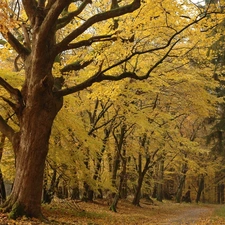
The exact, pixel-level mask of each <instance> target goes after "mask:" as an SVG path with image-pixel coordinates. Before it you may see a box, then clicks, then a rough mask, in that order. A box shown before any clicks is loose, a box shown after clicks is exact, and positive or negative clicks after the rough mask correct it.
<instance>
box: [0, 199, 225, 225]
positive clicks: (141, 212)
mask: <svg viewBox="0 0 225 225" xmlns="http://www.w3.org/2000/svg"><path fill="white" fill-rule="evenodd" d="M43 213H44V216H46V217H47V218H48V221H46V222H40V221H38V220H36V219H28V218H25V217H23V218H19V219H18V220H17V221H14V220H10V219H8V216H7V214H1V216H0V224H1V225H14V224H15V225H16V224H18V225H38V224H64V225H73V224H78V225H79V224H80V225H82V224H84V225H85V224H86V225H101V224H113V225H121V224H127V225H135V224H137V225H139V224H140V225H144V224H145V225H148V224H149V225H151V224H153V225H171V224H174V225H184V224H189V225H194V224H196V225H219V224H221V225H222V224H225V217H224V215H225V207H224V206H223V205H214V204H195V203H191V204H189V203H188V204H187V203H181V204H180V203H174V202H171V201H164V202H163V203H161V202H154V204H151V203H149V202H148V201H145V200H143V201H142V203H141V207H136V206H133V205H132V204H131V202H130V201H129V200H124V201H121V202H119V206H118V212H117V213H114V212H111V211H109V210H108V205H107V202H106V201H104V200H96V201H94V202H93V203H86V202H82V201H71V200H58V199H55V200H54V201H53V202H52V203H51V204H50V205H43Z"/></svg>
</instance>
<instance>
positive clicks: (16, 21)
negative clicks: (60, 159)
mask: <svg viewBox="0 0 225 225" xmlns="http://www.w3.org/2000/svg"><path fill="white" fill-rule="evenodd" d="M115 2H116V1H112V3H111V5H112V7H111V6H110V4H109V1H103V2H101V4H99V3H100V2H99V1H95V2H92V1H91V0H84V1H79V0H75V1H74V0H64V1H61V0H56V1H53V0H48V1H46V0H38V1H35V0H22V1H8V4H7V2H1V3H0V4H1V11H0V13H1V25H0V31H1V34H2V36H3V38H2V40H3V41H2V43H5V42H4V41H6V42H7V46H8V45H10V46H11V49H13V50H15V51H16V53H17V54H18V55H17V57H16V58H15V60H14V64H15V65H17V64H18V58H20V60H22V63H23V68H24V74H25V76H24V82H23V85H22V87H21V88H15V87H13V85H11V84H10V83H8V82H7V80H6V79H3V77H0V85H1V86H2V87H3V88H4V89H5V90H6V91H7V92H8V93H9V95H10V97H11V98H8V99H6V98H5V99H4V101H5V102H7V103H8V105H9V106H10V107H11V108H12V109H13V110H14V112H15V115H16V117H17V120H18V124H19V129H18V130H14V129H13V127H11V126H10V125H9V124H7V123H6V121H5V119H4V118H3V116H0V131H1V132H2V133H3V134H4V135H5V136H6V137H7V138H8V139H9V141H10V142H11V143H12V146H13V149H14V154H15V159H16V174H15V181H14V185H13V190H12V193H11V195H10V197H9V198H8V200H7V201H6V202H5V204H4V205H3V208H4V211H6V212H7V211H11V214H10V216H11V217H12V218H16V217H18V216H21V215H26V216H29V217H38V218H41V217H42V213H41V196H42V182H43V174H44V167H45V159H46V156H47V153H48V143H49V138H50V134H51V128H52V125H53V121H54V119H55V117H56V115H57V113H58V112H59V111H60V109H61V108H62V106H63V97H64V96H66V95H69V94H73V93H75V92H78V91H81V90H83V89H85V88H88V87H90V86H91V85H93V84H94V83H97V82H102V81H107V80H108V81H118V80H121V79H124V78H133V79H137V80H143V79H147V78H148V77H149V76H150V74H151V73H152V72H154V70H156V68H158V67H159V65H160V64H161V63H162V62H163V61H164V60H165V59H166V58H168V57H170V53H171V52H172V50H173V49H174V48H175V47H176V45H177V44H178V42H179V41H181V40H182V39H183V37H182V35H181V34H182V32H184V31H185V30H187V29H188V28H190V27H191V26H192V25H194V24H196V23H197V22H199V21H200V20H202V19H204V16H203V17H201V18H197V19H196V17H195V18H194V19H190V18H188V19H184V18H185V17H182V16H181V15H182V13H183V10H182V7H181V6H179V4H178V3H177V2H176V3H175V6H176V7H177V9H179V10H178V12H180V13H181V15H180V14H178V13H177V12H176V10H175V9H174V8H171V4H170V6H169V4H168V7H170V12H169V11H166V10H165V6H164V5H162V4H158V3H155V2H154V1H147V2H145V3H143V4H142V5H143V7H142V6H141V0H133V1H123V2H122V3H121V2H119V1H118V2H116V4H115ZM170 3H171V2H170ZM152 4H153V5H154V6H157V12H158V13H162V14H163V17H160V18H159V23H160V24H161V25H162V27H165V31H162V30H161V31H160V32H159V33H158V34H159V37H160V38H159V39H158V40H159V41H157V39H155V40H154V39H153V37H154V36H149V34H148V33H145V32H146V31H145V29H143V26H146V28H148V26H149V17H147V18H148V20H145V21H144V20H143V18H142V16H144V15H147V13H146V10H147V12H149V9H153V8H154V7H153V5H152ZM157 4H158V5H157ZM141 7H142V10H138V9H139V8H141ZM154 10H155V8H154ZM154 10H153V11H154ZM185 10H186V9H185ZM173 12H176V13H173ZM129 13H132V16H127V17H125V15H126V14H129ZM151 13H153V17H152V18H151V20H153V24H154V27H155V28H154V29H155V30H157V29H158V28H156V26H155V24H156V23H157V21H156V20H157V17H158V15H156V16H155V11H154V12H152V11H151ZM113 18H121V20H119V21H117V23H118V24H117V26H115V21H116V20H112V19H113ZM135 19H137V22H136V23H135V24H136V26H137V29H138V28H139V29H140V31H141V32H136V33H135V35H136V36H137V37H136V36H135V35H134V29H136V28H134V27H132V26H131V25H130V26H128V28H127V29H124V27H122V28H123V29H124V32H122V31H121V30H120V27H121V26H123V24H126V25H127V21H129V22H130V24H131V23H133V22H134V20H135ZM178 19H181V21H180V23H173V21H174V20H178ZM103 25H104V26H103ZM172 26H174V27H173V28H172ZM176 26H177V27H176ZM102 27H104V29H103V28H102ZM171 28H172V29H171ZM132 32H133V33H132ZM162 34H163V35H164V36H162ZM134 40H135V41H134ZM153 40H154V41H153ZM115 47H116V48H118V47H120V48H121V52H120V53H122V54H120V55H118V54H117V52H115ZM11 49H10V50H11ZM103 51H104V54H103V53H102V52H103ZM184 51H186V50H184ZM156 52H158V53H157V54H155V53H156ZM105 55H106V56H105ZM144 55H146V56H147V57H149V62H151V64H150V65H149V67H148V68H146V69H145V70H142V69H141V68H142V65H141V61H143V60H144V59H146V56H144ZM153 56H154V59H153ZM69 58H70V63H69V62H68V61H67V60H68V59H69ZM118 58H119V59H118ZM171 58H173V55H171ZM81 59H82V60H81ZM57 62H60V64H61V66H62V68H61V69H60V70H59V71H58V72H59V73H60V75H59V73H56V72H55V71H56V67H57ZM16 68H18V65H17V67H16ZM161 69H162V68H161ZM78 70H81V71H80V72H79V75H77V76H76V77H75V79H74V80H73V79H72V82H70V83H69V82H66V81H65V78H67V75H68V73H69V72H71V71H72V72H71V73H72V74H75V75H76V71H78ZM87 71H88V72H87ZM61 75H63V76H64V77H61ZM5 78H6V77H5ZM69 79H70V78H69ZM71 83H72V84H74V85H71V86H69V84H71ZM63 85H64V86H63Z"/></svg>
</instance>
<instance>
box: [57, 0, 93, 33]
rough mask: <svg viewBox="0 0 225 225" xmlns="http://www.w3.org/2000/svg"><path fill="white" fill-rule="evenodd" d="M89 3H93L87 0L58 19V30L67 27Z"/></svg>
mask: <svg viewBox="0 0 225 225" xmlns="http://www.w3.org/2000/svg"><path fill="white" fill-rule="evenodd" d="M89 3H91V0H85V1H84V2H83V3H82V4H81V5H80V7H79V8H78V9H77V10H75V11H73V12H70V13H68V14H67V15H66V16H64V17H63V18H60V19H58V22H57V27H56V29H57V30H58V29H61V28H63V27H65V26H66V25H67V24H68V23H69V22H70V21H71V20H72V19H73V18H74V17H76V16H78V15H79V14H80V13H81V12H82V11H83V10H84V9H85V7H86V6H87V4H89Z"/></svg>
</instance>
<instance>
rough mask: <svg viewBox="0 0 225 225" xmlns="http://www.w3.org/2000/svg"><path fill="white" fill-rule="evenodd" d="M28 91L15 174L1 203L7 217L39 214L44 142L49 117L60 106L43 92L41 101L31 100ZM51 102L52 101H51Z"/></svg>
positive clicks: (51, 117)
mask: <svg viewBox="0 0 225 225" xmlns="http://www.w3.org/2000/svg"><path fill="white" fill-rule="evenodd" d="M30 94H31V97H30V98H31V99H33V98H34V99H33V100H30V99H27V102H28V101H29V100H30V102H31V104H27V107H26V108H25V109H24V112H23V116H22V121H21V131H20V135H18V136H17V137H18V142H17V143H18V146H17V149H16V175H15V181H14V185H13V190H12V194H11V196H10V198H9V199H8V200H7V202H6V203H5V204H4V207H5V210H6V211H9V210H11V209H13V211H12V214H11V217H12V218H15V217H18V216H20V215H22V214H25V215H27V216H31V217H33V216H34V217H39V216H40V215H41V196H42V182H43V174H44V167H45V159H46V156H47V153H48V141H49V136H50V133H51V127H52V123H53V120H54V118H55V116H56V114H57V112H58V110H59V109H60V107H61V104H59V105H57V104H55V102H56V101H54V99H52V96H49V95H48V93H46V92H43V93H42V96H39V97H42V100H39V101H38V102H37V101H36V100H35V99H36V96H34V95H33V93H30ZM52 102H53V103H54V104H52Z"/></svg>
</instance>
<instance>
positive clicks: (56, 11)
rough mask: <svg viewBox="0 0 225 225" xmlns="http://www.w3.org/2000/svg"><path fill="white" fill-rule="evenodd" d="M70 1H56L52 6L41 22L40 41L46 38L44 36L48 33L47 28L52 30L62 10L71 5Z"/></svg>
mask: <svg viewBox="0 0 225 225" xmlns="http://www.w3.org/2000/svg"><path fill="white" fill-rule="evenodd" d="M71 1H72V0H63V1H62V0H57V1H55V3H53V4H52V6H51V8H50V9H49V11H48V13H47V15H46V16H45V19H44V21H43V22H42V25H41V29H40V33H39V36H40V38H41V39H43V41H44V39H45V38H46V34H48V33H50V32H49V28H54V27H55V25H56V21H57V19H58V17H59V15H60V14H61V12H62V11H63V9H64V8H65V7H66V6H68V5H69V4H70V3H71Z"/></svg>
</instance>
